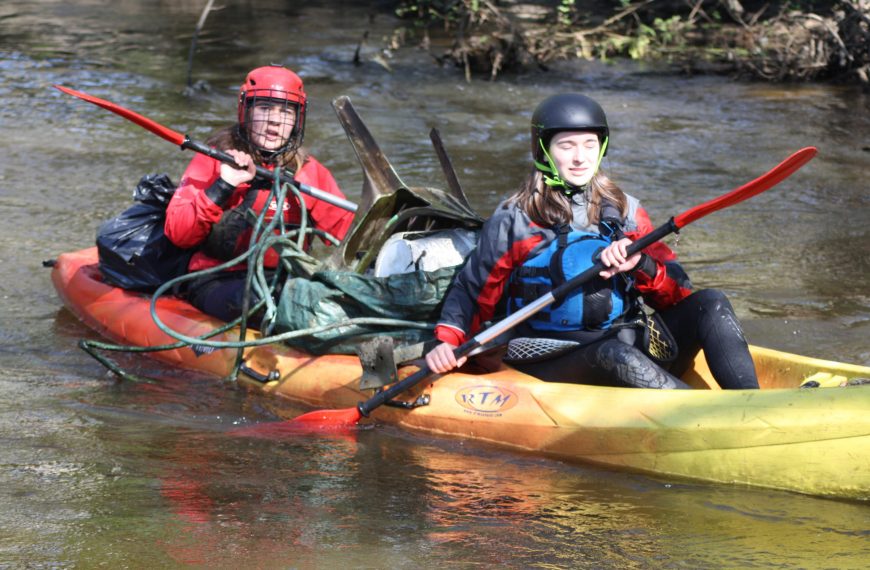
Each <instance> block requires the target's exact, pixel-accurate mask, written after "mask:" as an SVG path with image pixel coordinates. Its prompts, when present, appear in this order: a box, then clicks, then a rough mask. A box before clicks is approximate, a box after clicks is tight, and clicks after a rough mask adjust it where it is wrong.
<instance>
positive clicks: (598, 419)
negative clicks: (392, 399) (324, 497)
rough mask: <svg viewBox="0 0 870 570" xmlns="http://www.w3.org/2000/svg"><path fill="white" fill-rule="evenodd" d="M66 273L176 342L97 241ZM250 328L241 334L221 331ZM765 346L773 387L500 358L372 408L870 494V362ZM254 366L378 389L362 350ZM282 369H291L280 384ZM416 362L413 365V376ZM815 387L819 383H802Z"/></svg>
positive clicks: (798, 487)
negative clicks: (613, 381) (119, 278)
mask: <svg viewBox="0 0 870 570" xmlns="http://www.w3.org/2000/svg"><path fill="white" fill-rule="evenodd" d="M52 279H53V281H54V284H55V287H56V288H57V290H58V292H59V294H60V296H61V297H62V298H63V300H64V302H65V304H66V305H67V307H69V309H70V310H72V311H73V312H74V313H75V314H76V315H77V316H78V317H79V318H81V319H82V320H83V321H84V322H85V323H87V324H88V325H89V326H91V327H93V328H95V329H96V330H97V331H99V332H100V333H101V334H104V335H106V336H107V337H110V338H112V339H113V340H115V341H119V342H123V343H125V344H130V345H136V346H148V345H158V344H164V343H171V342H173V341H174V339H172V338H170V337H169V336H168V335H166V334H165V333H164V332H162V331H161V330H160V329H159V328H158V327H157V326H156V325H155V324H154V323H153V321H152V319H151V317H150V314H149V304H150V297H149V296H147V295H140V294H136V293H130V292H127V291H123V290H121V289H119V288H115V287H111V286H109V285H107V284H105V283H103V282H102V279H101V277H100V275H99V271H98V269H97V252H96V249H95V248H90V249H86V250H82V251H78V252H73V253H67V254H63V255H61V256H60V257H59V258H58V260H57V264H56V265H55V267H54V269H53V271H52ZM157 307H158V312H159V315H160V318H161V320H162V321H163V322H164V323H165V324H166V325H167V326H169V327H171V328H172V329H174V330H176V331H179V332H182V333H184V334H186V335H189V336H197V335H201V334H206V333H208V332H211V331H212V330H214V329H215V328H216V327H217V326H218V325H219V324H220V323H219V322H218V321H216V320H215V319H212V318H210V317H208V316H206V315H204V314H202V313H200V312H199V311H197V310H196V309H194V308H193V307H191V306H190V305H189V304H187V303H185V302H183V301H181V300H178V299H175V298H161V299H160V300H159V301H158V303H157ZM250 335H251V336H256V333H254V332H252V333H250ZM236 339H237V337H234V336H233V333H232V331H231V332H230V333H229V334H223V335H219V336H218V337H215V340H227V341H233V340H236ZM752 353H753V356H754V358H755V361H756V366H757V368H758V376H759V381H760V383H761V386H762V390H757V391H740V390H735V391H722V390H718V389H697V390H691V391H681V390H674V391H664V390H644V389H636V388H602V387H595V386H583V385H578V384H559V383H546V382H541V381H539V380H536V379H534V378H532V377H529V376H526V375H524V374H522V373H520V372H517V371H515V370H513V369H511V368H509V367H508V366H506V365H504V364H499V365H498V366H496V367H495V368H496V369H495V370H494V371H490V372H477V371H472V370H470V367H467V368H469V370H463V371H461V372H455V373H451V374H447V375H445V376H443V377H441V378H440V379H438V380H437V381H434V382H428V383H424V384H422V385H421V386H418V387H417V388H416V389H415V390H414V391H413V392H412V393H410V394H407V396H406V397H405V398H403V400H406V401H427V403H425V404H424V405H420V406H419V407H415V408H413V409H408V408H399V407H388V406H382V407H380V408H378V409H377V410H375V411H374V412H373V414H372V416H373V418H374V419H375V420H377V421H379V422H383V423H390V424H396V425H399V426H401V427H403V428H407V429H411V430H415V431H418V432H424V433H429V434H435V435H442V436H454V437H459V438H464V439H469V440H476V441H480V442H487V443H493V444H497V445H500V446H502V447H505V448H509V449H514V450H521V451H530V452H534V453H538V454H542V455H546V456H550V457H557V458H560V459H566V460H572V461H584V462H591V463H597V464H601V465H606V466H610V467H617V468H627V469H633V470H639V471H643V472H647V473H654V474H660V475H666V476H679V477H688V478H693V479H698V480H705V481H713V482H723V483H740V484H749V485H754V486H759V487H769V488H776V489H786V490H792V491H798V492H802V493H808V494H814V495H825V496H833V497H843V498H853V499H868V498H870V414H868V413H867V410H868V409H870V385H860V382H858V381H857V379H859V378H870V368H868V367H861V366H854V365H848V364H840V363H837V362H829V361H824V360H817V359H812V358H806V357H802V356H797V355H793V354H787V353H783V352H777V351H773V350H769V349H765V348H760V347H752ZM153 354H154V356H155V357H156V358H159V359H160V360H162V361H164V362H167V363H170V364H172V365H177V366H182V367H185V368H190V369H195V370H200V371H204V372H209V373H212V374H216V375H220V376H225V375H227V374H229V373H230V371H231V369H232V367H233V364H234V360H235V355H236V350H235V349H217V350H213V351H203V350H199V351H194V350H193V349H192V348H190V347H185V348H180V349H176V350H170V351H165V352H157V353H153ZM245 363H246V367H247V368H246V369H247V370H248V371H249V372H248V373H247V374H245V373H243V374H241V375H240V377H239V381H240V382H241V383H242V384H243V385H244V386H245V387H247V388H249V389H251V390H254V391H256V392H260V393H264V394H268V395H273V396H275V397H276V398H278V399H285V400H286V401H289V402H292V403H294V404H301V405H305V406H311V407H316V408H346V407H353V406H354V405H356V403H357V402H359V401H360V400H364V399H366V398H367V397H369V396H370V394H371V393H370V392H367V391H361V390H360V389H359V387H358V386H359V379H360V376H361V368H360V363H359V360H358V358H357V357H355V356H349V355H324V356H313V355H309V354H306V353H304V352H302V351H299V350H296V349H294V348H291V347H288V346H283V345H267V346H261V347H250V348H247V349H245ZM270 373H272V374H273V376H277V380H271V381H266V380H267V379H266V377H267V376H268V375H269V374H270ZM407 373H408V370H400V376H405V375H406V374H407ZM254 376H261V379H260V380H257V379H256V378H254ZM684 380H686V381H687V382H689V383H690V384H692V385H693V386H695V387H696V388H709V386H708V382H709V383H711V384H712V379H711V378H710V374H709V371H708V370H707V368H706V365H705V364H704V361H703V357H699V359H698V361H697V362H696V366H695V369H694V370H693V371H691V372H690V373H688V374H687V375H686V376H685V377H684ZM850 381H851V384H850ZM801 384H809V385H813V386H818V387H815V388H798V387H799V386H800V385H801ZM841 385H844V386H841ZM420 395H425V396H427V398H423V399H420V398H418V396H420ZM276 401H280V400H276Z"/></svg>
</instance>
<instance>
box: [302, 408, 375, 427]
mask: <svg viewBox="0 0 870 570" xmlns="http://www.w3.org/2000/svg"><path fill="white" fill-rule="evenodd" d="M361 419H362V414H361V413H360V411H359V410H358V409H357V408H346V409H343V410H315V411H313V412H308V413H306V414H302V415H301V416H299V417H296V418H294V419H292V420H290V421H289V422H288V423H290V424H293V425H300V426H307V427H314V426H322V427H340V426H348V425H355V424H357V423H359V421H360V420H361Z"/></svg>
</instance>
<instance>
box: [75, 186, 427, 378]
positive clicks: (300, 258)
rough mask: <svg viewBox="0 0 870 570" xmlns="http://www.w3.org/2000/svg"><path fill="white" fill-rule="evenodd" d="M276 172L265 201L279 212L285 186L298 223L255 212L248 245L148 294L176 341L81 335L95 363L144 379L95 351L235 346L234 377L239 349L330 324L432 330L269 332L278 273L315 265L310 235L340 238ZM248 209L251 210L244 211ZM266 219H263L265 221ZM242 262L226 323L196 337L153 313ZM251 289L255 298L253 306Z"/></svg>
mask: <svg viewBox="0 0 870 570" xmlns="http://www.w3.org/2000/svg"><path fill="white" fill-rule="evenodd" d="M277 174H278V175H276V176H275V182H274V184H273V185H272V189H271V191H270V194H269V197H268V198H267V201H266V203H267V204H269V203H271V201H272V200H273V199H274V200H275V203H276V206H277V207H276V210H275V211H276V212H283V211H284V210H283V207H284V203H285V201H286V199H287V192H288V190H289V191H290V192H292V193H293V195H294V197H295V198H296V200H297V202H298V204H299V205H300V209H301V219H300V222H299V226H298V228H295V229H293V230H292V231H288V230H287V228H286V227H285V225H284V217H283V216H280V215H278V216H273V217H272V219H270V220H266V219H265V218H266V212H267V209H266V208H263V211H262V212H260V213H259V214H258V215H257V216H256V221H255V222H254V224H253V231H252V234H251V241H250V242H249V246H248V249H247V250H246V251H245V252H243V253H241V254H240V255H238V256H236V257H234V258H233V259H230V260H229V261H226V262H224V263H222V264H220V265H217V266H215V267H210V268H208V269H203V270H201V271H196V272H193V273H187V274H185V275H182V276H180V277H176V278H175V279H172V280H170V281H167V282H166V283H164V284H163V285H161V286H160V287H159V288H158V289H157V290H156V291H155V292H154V294H153V295H152V296H151V303H150V308H149V310H150V314H151V319H152V320H153V321H154V324H155V325H157V327H158V328H159V329H160V330H161V331H163V332H164V333H166V334H167V335H169V336H170V337H172V338H174V339H176V340H177V341H178V342H174V343H170V344H161V345H155V346H130V345H120V344H111V343H105V342H100V341H92V340H84V339H83V340H80V341H79V347H80V348H81V349H82V350H84V351H85V352H87V353H88V354H89V355H90V356H92V357H93V358H94V359H96V360H97V361H98V362H99V363H100V364H102V365H103V366H105V367H106V368H107V369H108V370H110V371H111V372H112V373H114V374H115V375H117V376H118V377H119V378H121V379H124V380H130V381H138V382H142V381H145V382H149V381H150V380H149V379H147V378H143V377H141V376H138V375H135V374H132V373H130V372H127V371H126V370H124V369H123V368H121V367H120V366H119V365H118V364H117V363H115V362H113V361H112V360H110V359H108V358H106V357H105V356H103V355H101V354H99V353H98V352H97V350H105V351H111V352H129V353H148V352H160V351H166V350H175V349H178V348H184V347H186V346H192V347H195V348H196V349H197V350H202V349H209V348H210V349H224V348H235V349H237V353H236V358H235V362H234V364H233V368H232V371H231V372H230V374H229V375H228V376H227V377H226V378H225V379H226V380H231V381H234V380H235V379H236V378H237V376H238V373H239V370H240V369H241V366H242V364H243V363H244V349H245V348H248V347H252V346H263V345H267V344H273V343H276V342H283V341H286V340H289V339H292V338H299V337H306V336H311V335H316V334H319V333H322V332H326V331H329V330H332V329H335V328H343V327H348V326H353V325H359V326H383V327H396V326H399V327H408V328H418V329H432V328H433V325H432V324H429V323H419V322H412V321H405V320H400V319H385V318H374V317H365V318H356V319H349V320H347V321H345V322H342V323H332V324H327V325H322V326H318V327H311V328H307V329H302V330H295V331H288V332H284V333H280V334H275V335H273V334H271V332H272V330H273V328H274V325H275V317H276V315H277V312H278V307H277V305H276V303H275V298H277V296H278V294H279V293H280V288H281V286H282V284H283V281H284V280H283V279H282V276H286V277H289V276H291V275H294V274H298V273H307V271H305V270H303V269H302V268H303V267H316V266H317V265H319V262H318V260H316V259H315V258H313V257H311V256H310V255H308V253H307V252H306V251H305V243H306V240H308V239H309V238H311V237H315V236H316V237H320V238H323V239H324V240H326V241H328V242H330V243H331V244H332V245H334V246H337V245H339V244H340V243H341V242H340V241H339V240H338V239H336V238H335V236H333V235H331V234H329V233H328V232H325V231H323V230H319V229H317V228H310V227H308V224H309V220H308V208H307V207H306V205H305V201H304V200H303V199H302V196H301V195H300V193H299V190H298V189H297V188H295V187H294V186H293V185H291V184H282V183H281V182H280V172H278V173H277ZM249 213H250V212H249ZM264 222H265V223H264ZM270 249H274V250H275V251H277V252H278V254H279V259H280V263H279V266H278V270H276V271H275V272H274V273H273V275H272V276H271V277H269V276H267V274H266V271H265V268H264V259H265V256H266V253H267V252H268V251H269V250H270ZM241 263H246V264H247V275H246V279H245V292H244V296H243V301H242V314H241V316H240V317H238V318H237V319H235V320H233V321H231V322H229V323H226V324H225V325H223V326H220V327H218V328H216V329H214V330H212V331H210V332H208V333H206V334H203V335H200V336H188V335H185V334H183V333H181V332H179V331H176V330H173V329H172V328H171V327H169V326H168V325H167V324H166V323H164V322H163V321H162V320H161V319H160V316H159V315H158V313H157V300H158V299H159V298H160V297H162V296H164V295H166V294H167V293H169V292H171V291H174V290H176V288H177V287H178V286H179V285H181V284H182V283H185V282H187V281H192V280H194V279H198V278H200V277H203V276H206V275H212V274H215V273H218V272H220V271H224V270H228V269H230V268H232V267H236V266H238V265H239V264H241ZM252 293H256V296H257V297H258V298H259V299H260V300H259V301H257V302H256V303H254V304H253V305H252V303H251V301H252ZM260 310H263V318H262V320H261V325H260V331H259V332H260V334H261V336H260V338H253V339H250V340H248V339H247V330H248V321H249V319H250V318H251V317H252V316H253V315H254V314H256V313H257V312H258V311H260ZM237 326H238V328H239V334H238V340H235V341H225V340H222V341H218V340H209V339H211V338H213V337H215V336H217V335H219V334H222V333H225V332H227V331H229V330H231V329H233V328H235V327H237Z"/></svg>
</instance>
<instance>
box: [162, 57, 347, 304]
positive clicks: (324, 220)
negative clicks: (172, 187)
mask: <svg viewBox="0 0 870 570" xmlns="http://www.w3.org/2000/svg"><path fill="white" fill-rule="evenodd" d="M306 108H307V97H306V95H305V91H304V88H303V85H302V80H301V79H300V78H299V76H297V75H296V74H295V73H293V72H292V71H290V70H289V69H286V68H284V67H281V66H274V65H273V66H267V67H258V68H257V69H254V70H253V71H251V72H250V73H248V75H247V77H246V78H245V82H244V83H243V84H242V86H241V89H240V90H239V103H238V121H237V122H236V124H234V125H233V126H231V127H227V128H225V129H223V130H221V131H218V132H217V133H216V134H215V135H214V136H212V137H211V138H210V139H209V141H208V143H209V144H210V145H211V146H213V147H215V148H217V149H219V150H223V151H225V152H226V153H227V154H229V155H231V156H232V157H233V158H234V159H235V161H236V163H237V164H238V165H239V166H241V167H242V168H234V167H232V166H230V165H227V164H224V163H221V162H219V161H217V160H215V159H212V158H209V157H207V156H205V155H201V154H197V155H196V157H195V158H194V159H193V160H192V161H191V162H190V164H189V165H188V167H187V170H185V172H184V175H183V176H182V179H181V184H180V186H179V187H178V189H177V190H176V192H175V194H174V195H173V197H172V200H171V201H170V203H169V206H168V208H167V211H166V223H165V226H164V229H165V232H166V235H167V237H168V238H169V239H170V240H171V241H172V242H173V243H174V244H175V245H177V246H179V247H183V248H194V247H196V248H198V250H197V251H196V253H194V255H193V257H192V258H191V261H190V265H189V266H188V271H190V272H193V271H199V270H202V269H207V268H210V267H214V266H216V265H219V264H221V263H223V262H225V261H228V260H230V259H232V258H234V257H236V256H237V255H239V254H241V253H243V252H244V251H245V250H246V249H247V248H248V245H249V241H250V238H251V232H252V227H251V226H250V224H249V223H247V222H246V221H245V219H246V218H245V213H246V212H247V211H248V210H249V209H253V211H254V212H255V213H257V214H259V213H261V212H262V211H263V209H264V208H267V209H269V210H270V211H269V212H268V213H267V219H272V217H274V215H276V210H277V206H276V203H275V200H274V199H272V200H271V203H269V204H267V202H268V201H269V200H268V196H269V193H270V190H271V187H272V181H271V180H261V179H255V166H256V165H261V166H264V167H266V168H268V169H270V170H272V169H274V168H275V167H276V166H278V167H281V168H282V169H284V170H287V171H290V172H292V173H293V177H294V179H295V180H296V181H297V182H300V183H303V184H307V185H309V186H313V187H315V188H320V189H321V190H324V191H326V192H329V193H330V194H334V195H335V196H339V197H341V198H344V194H343V193H342V192H341V190H340V189H339V187H338V184H337V183H336V182H335V179H334V178H333V177H332V174H331V173H330V172H329V170H327V169H326V167H325V166H323V165H322V164H320V163H319V162H318V161H317V160H316V159H315V158H314V157H313V156H311V155H310V154H309V153H308V152H307V151H306V150H305V148H304V147H302V139H303V135H304V133H305V119H306ZM303 200H304V202H305V207H306V208H307V210H308V220H309V223H310V224H311V225H313V226H314V227H315V228H317V229H319V230H323V231H326V232H328V233H329V234H331V235H333V236H334V237H336V238H337V239H339V240H341V239H343V238H344V236H345V234H346V233H347V231H348V229H349V228H350V225H351V222H352V221H353V214H352V213H351V212H347V211H345V210H343V209H341V208H339V207H337V206H333V205H330V204H328V203H326V202H322V201H320V200H316V199H315V198H311V197H309V196H307V195H303ZM282 209H283V212H282V215H283V218H284V220H283V221H284V227H285V229H293V228H294V227H298V225H299V223H300V222H301V219H302V218H301V207H300V204H299V202H298V200H297V199H296V198H295V197H294V195H293V194H291V193H289V192H288V193H287V198H286V201H285V203H284V207H283V208H282ZM307 243H308V244H310V240H308V242H307ZM277 263H278V256H277V254H276V253H275V252H274V251H273V250H269V251H268V252H267V254H266V256H265V259H264V266H265V267H266V268H274V267H275V266H276V265H277ZM245 269H246V266H245V265H244V264H242V265H238V266H236V267H233V268H232V269H231V270H227V271H221V272H219V273H217V274H212V275H207V276H204V277H201V278H198V279H194V280H193V281H192V282H189V283H188V284H187V286H186V287H185V290H184V291H183V292H182V294H183V295H184V296H185V297H186V298H187V299H188V300H189V301H190V302H191V304H193V305H194V306H195V307H197V308H198V309H200V310H202V311H203V312H205V313H207V314H210V315H213V316H215V317H218V318H220V319H223V320H225V321H230V320H233V319H235V318H237V317H238V316H239V315H240V314H241V309H242V300H243V296H244V290H245V277H246V272H245V271H244V270H245ZM253 300H254V302H256V300H257V299H256V298H254V299H253ZM252 304H253V303H252Z"/></svg>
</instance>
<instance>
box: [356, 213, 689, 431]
mask: <svg viewBox="0 0 870 570" xmlns="http://www.w3.org/2000/svg"><path fill="white" fill-rule="evenodd" d="M679 229H680V228H679V227H678V226H677V224H676V222H674V218H671V219H670V220H668V221H667V222H665V223H664V224H662V225H661V226H659V227H657V228H656V229H654V230H653V231H651V232H650V233H648V234H646V235H645V236H643V237H641V238H639V239H638V240H637V241H634V242H632V243H631V245H629V246H628V248H626V253H627V254H628V255H629V256H632V255H634V254H635V253H638V252H639V251H641V250H643V249H644V248H647V247H649V246H650V245H652V244H654V243H655V242H657V241H659V240H660V239H662V238H664V237H665V236H667V235H669V234H672V233H674V232H677V231H679ZM604 269H606V268H605V267H604V264H603V263H601V261H596V262H595V264H594V265H592V267H590V268H589V269H587V270H585V271H584V272H583V273H580V274H579V275H576V276H574V277H572V278H571V279H569V280H568V281H566V282H565V283H562V284H561V285H560V286H558V287H556V288H555V289H553V290H552V291H551V292H550V293H547V294H546V295H544V296H543V297H540V298H539V299H538V300H536V301H534V302H533V303H530V304H528V305H526V306H524V307H523V308H522V309H520V310H519V311H517V312H516V313H513V314H512V315H510V316H509V317H507V318H506V319H504V320H502V321H499V322H498V323H496V324H494V325H492V326H491V327H489V328H488V329H486V330H483V331H481V332H479V333H478V334H477V335H476V336H474V337H473V338H471V339H469V340H467V341H465V342H464V343H463V344H461V345H460V346H457V347H456V348H455V349H453V355H454V356H455V357H456V358H457V359H459V358H462V357H463V356H467V355H468V354H470V353H471V352H472V351H473V350H476V349H477V348H479V347H480V346H482V345H484V344H486V343H487V342H489V341H491V340H493V339H495V338H496V337H498V336H500V335H501V334H503V333H505V332H507V331H508V330H510V329H512V328H514V327H515V326H517V325H518V324H520V323H521V322H523V321H525V320H526V319H528V318H529V317H531V316H532V315H534V314H535V313H537V312H538V311H540V310H541V309H543V308H544V307H547V306H549V305H551V304H553V303H555V302H556V301H560V300H562V299H564V298H565V297H567V296H568V295H569V294H570V293H571V291H574V290H575V289H577V288H578V287H580V286H581V285H583V284H584V283H586V282H587V281H590V280H591V279H594V278H595V276H596V275H598V274H599V273H600V272H601V271H603V270H604ZM431 375H432V370H430V369H429V367H428V366H427V365H425V364H424V365H423V367H422V368H421V369H420V370H418V371H417V372H415V373H413V374H411V375H410V376H408V377H407V378H405V379H404V380H402V381H401V382H397V383H395V384H393V385H392V386H390V387H389V388H387V389H386V390H383V391H381V392H378V393H377V394H375V395H374V396H372V397H371V398H369V399H368V400H366V401H365V402H360V403H359V404H357V410H359V412H360V413H361V414H362V415H363V416H365V417H368V415H369V414H370V413H371V412H372V410H374V409H375V408H377V407H379V406H381V405H383V404H385V403H386V402H388V401H389V400H392V399H393V398H394V397H396V396H397V395H399V394H401V393H402V392H404V391H405V390H410V389H411V388H413V387H414V386H416V385H417V384H419V383H420V382H423V381H424V380H426V379H427V378H429V377H430V376H431Z"/></svg>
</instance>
